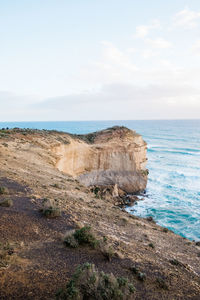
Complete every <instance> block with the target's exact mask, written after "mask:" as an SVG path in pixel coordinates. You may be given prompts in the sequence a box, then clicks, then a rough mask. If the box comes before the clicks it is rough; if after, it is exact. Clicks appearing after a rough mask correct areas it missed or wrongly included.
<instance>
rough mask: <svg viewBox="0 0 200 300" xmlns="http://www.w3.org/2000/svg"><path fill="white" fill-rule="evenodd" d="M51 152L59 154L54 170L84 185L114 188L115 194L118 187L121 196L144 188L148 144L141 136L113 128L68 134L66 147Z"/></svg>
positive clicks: (59, 147)
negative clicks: (66, 174) (88, 132)
mask: <svg viewBox="0 0 200 300" xmlns="http://www.w3.org/2000/svg"><path fill="white" fill-rule="evenodd" d="M53 151H54V152H55V153H56V154H57V155H58V160H57V162H56V167H57V168H58V169H59V170H60V171H63V172H65V173H68V174H69V175H71V176H73V177H74V178H77V179H78V180H79V181H80V182H81V183H82V184H84V185H85V186H102V187H106V186H114V187H115V188H114V195H117V188H118V189H119V190H120V193H121V194H123V192H125V193H136V192H140V191H143V190H144V189H145V188H146V184H147V173H148V172H147V171H146V167H145V166H146V161H147V158H146V151H147V145H146V142H145V141H144V140H143V139H142V137H141V135H139V134H137V133H136V132H135V131H132V130H130V129H128V128H125V127H118V126H116V127H113V128H109V129H106V130H102V131H99V132H95V133H92V134H88V135H79V136H75V135H71V136H70V137H69V144H60V145H59V146H56V147H54V149H53ZM119 190H118V191H119ZM118 193H119V192H118Z"/></svg>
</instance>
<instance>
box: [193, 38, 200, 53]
mask: <svg viewBox="0 0 200 300" xmlns="http://www.w3.org/2000/svg"><path fill="white" fill-rule="evenodd" d="M192 52H193V53H195V54H197V55H200V40H196V41H195V43H194V44H193V46H192Z"/></svg>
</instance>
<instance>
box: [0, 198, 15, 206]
mask: <svg viewBox="0 0 200 300" xmlns="http://www.w3.org/2000/svg"><path fill="white" fill-rule="evenodd" d="M0 206H2V207H10V206H13V201H12V200H11V199H5V200H3V201H1V202H0Z"/></svg>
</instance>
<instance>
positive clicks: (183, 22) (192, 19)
mask: <svg viewBox="0 0 200 300" xmlns="http://www.w3.org/2000/svg"><path fill="white" fill-rule="evenodd" d="M199 19H200V12H197V11H192V10H189V9H188V8H185V9H183V10H181V11H180V12H178V13H177V14H176V15H175V16H174V17H173V26H174V27H183V28H186V29H193V28H195V27H197V26H198V21H199Z"/></svg>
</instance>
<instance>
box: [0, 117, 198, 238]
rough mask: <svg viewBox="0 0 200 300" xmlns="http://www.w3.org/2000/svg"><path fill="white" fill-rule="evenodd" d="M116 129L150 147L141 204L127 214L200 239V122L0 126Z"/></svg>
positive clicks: (79, 130)
mask: <svg viewBox="0 0 200 300" xmlns="http://www.w3.org/2000/svg"><path fill="white" fill-rule="evenodd" d="M114 125H123V126H127V127H128V128H130V129H134V130H136V131H137V132H138V133H140V134H141V135H142V136H143V138H144V140H145V141H146V142H147V144H148V153H147V154H148V165H147V167H148V169H149V180H148V185H147V189H146V194H145V196H144V197H142V198H143V200H141V201H138V202H137V204H136V205H134V206H133V207H131V208H127V210H128V211H129V212H130V213H132V214H134V215H137V216H141V217H147V216H152V217H153V218H154V219H155V220H156V222H157V223H158V224H159V225H161V226H165V227H167V228H168V229H171V230H173V231H174V232H175V233H177V234H179V235H181V236H183V237H186V238H188V239H191V240H196V241H197V240H200V120H162V121H160V120H159V121H85V122H84V121H83V122H78V121H74V122H0V128H2V127H9V128H13V127H20V128H37V129H55V130H60V131H65V132H70V133H77V134H81V133H89V132H93V131H96V130H100V129H105V128H107V127H111V126H114Z"/></svg>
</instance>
